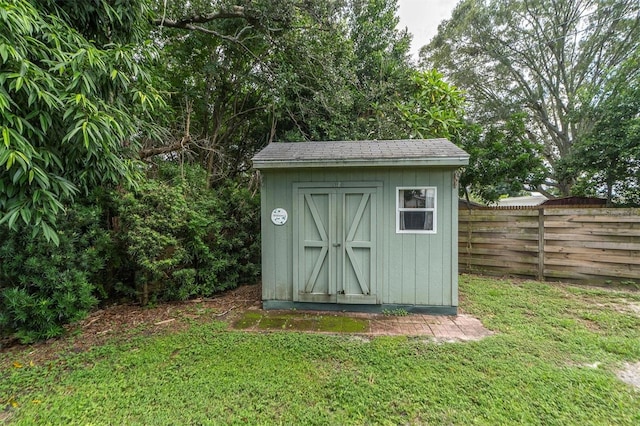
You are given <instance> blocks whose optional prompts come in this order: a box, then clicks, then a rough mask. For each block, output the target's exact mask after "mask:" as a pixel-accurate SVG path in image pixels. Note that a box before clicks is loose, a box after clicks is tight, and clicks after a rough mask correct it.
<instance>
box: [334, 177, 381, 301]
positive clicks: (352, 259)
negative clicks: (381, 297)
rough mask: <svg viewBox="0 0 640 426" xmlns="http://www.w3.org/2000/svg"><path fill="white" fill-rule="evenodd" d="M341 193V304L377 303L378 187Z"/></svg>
mask: <svg viewBox="0 0 640 426" xmlns="http://www.w3.org/2000/svg"><path fill="white" fill-rule="evenodd" d="M339 192H340V194H339V199H340V201H341V207H342V223H341V227H340V233H341V238H340V239H341V242H342V244H341V247H340V248H341V250H340V259H341V260H342V262H341V266H342V268H341V269H342V270H341V275H340V292H339V294H338V303H376V299H377V297H376V287H377V285H376V283H377V280H376V278H377V277H376V274H375V271H376V262H375V259H376V244H375V235H376V209H375V201H376V189H375V188H357V189H344V190H340V191H339Z"/></svg>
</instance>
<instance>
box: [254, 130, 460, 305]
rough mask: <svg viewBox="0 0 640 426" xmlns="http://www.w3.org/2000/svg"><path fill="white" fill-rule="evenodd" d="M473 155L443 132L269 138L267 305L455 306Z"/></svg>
mask: <svg viewBox="0 0 640 426" xmlns="http://www.w3.org/2000/svg"><path fill="white" fill-rule="evenodd" d="M468 162H469V155H468V154H467V153H466V152H464V151H463V150H461V149H460V148H458V147H457V146H455V145H454V144H452V143H451V142H449V141H448V140H446V139H427V140H416V139H411V140H393V141H353V142H296V143H271V144H269V145H268V146H267V147H266V148H264V149H263V150H262V151H260V152H259V153H258V154H256V155H255V156H254V157H253V166H254V168H256V169H258V170H260V173H261V179H262V184H261V209H262V211H261V214H262V300H263V307H264V309H290V308H296V309H321V310H346V311H367V312H380V311H382V310H383V309H388V310H393V309H400V308H402V309H406V310H407V311H409V312H428V313H441V314H456V313H457V306H458V259H457V258H458V243H457V238H458V194H457V186H458V181H457V170H458V169H459V168H460V167H461V166H464V165H466V164H468Z"/></svg>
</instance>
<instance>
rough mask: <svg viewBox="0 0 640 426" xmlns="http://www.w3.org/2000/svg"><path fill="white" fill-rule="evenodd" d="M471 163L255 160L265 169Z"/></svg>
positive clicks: (457, 161)
mask: <svg viewBox="0 0 640 426" xmlns="http://www.w3.org/2000/svg"><path fill="white" fill-rule="evenodd" d="M467 164H469V157H468V156H459V157H430V158H401V159H398V158H389V159H386V158H385V159H376V160H371V159H345V160H331V161H328V160H294V159H291V160H254V161H253V167H254V168H256V169H259V170H264V169H295V168H325V167H326V168H341V167H461V166H466V165H467Z"/></svg>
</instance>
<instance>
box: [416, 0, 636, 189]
mask: <svg viewBox="0 0 640 426" xmlns="http://www.w3.org/2000/svg"><path fill="white" fill-rule="evenodd" d="M639 47H640V3H638V2H637V1H636V0H615V1H613V0H509V1H502V0H500V1H498V0H464V1H462V2H461V3H460V4H459V5H458V6H457V7H456V9H455V10H454V12H453V14H452V18H451V20H449V21H446V22H444V23H443V24H442V25H441V26H440V28H439V31H438V35H437V36H436V37H435V38H434V40H433V41H432V42H431V43H430V44H429V45H427V46H425V47H423V49H422V51H421V59H422V61H423V63H424V64H426V65H427V66H435V67H437V68H438V69H440V70H441V71H442V72H443V73H444V74H445V75H446V76H447V77H449V78H451V79H452V81H453V82H454V84H456V85H457V86H459V87H461V88H463V89H465V90H466V92H467V93H468V96H469V100H470V102H469V105H470V113H471V116H472V118H473V119H474V120H477V121H478V122H479V123H483V124H487V125H488V124H492V123H493V124H496V125H500V123H505V122H506V121H507V119H508V117H509V116H511V115H512V114H513V113H515V112H520V111H525V112H526V113H527V116H528V117H529V118H530V120H529V123H530V124H529V125H528V126H527V129H526V131H527V132H528V133H529V134H530V139H533V140H537V141H539V143H540V144H541V146H542V150H541V152H542V154H543V155H544V158H545V160H546V162H547V164H548V167H549V173H548V176H547V179H546V181H545V182H544V186H543V185H541V186H539V188H538V189H539V190H543V191H544V190H545V189H548V188H553V187H555V188H556V191H557V192H555V193H560V194H564V195H568V194H569V192H570V190H571V186H572V184H573V181H574V176H570V175H568V174H566V173H559V170H558V165H559V162H561V161H562V160H563V159H565V158H567V157H568V156H569V155H570V154H571V152H572V149H573V146H574V144H575V143H576V141H578V140H579V139H581V138H582V137H583V135H585V134H586V133H587V132H589V131H590V130H591V129H592V127H593V122H592V121H591V118H590V117H589V116H588V115H585V114H582V113H581V111H582V110H583V108H585V106H589V107H597V105H598V103H599V102H600V101H601V99H599V98H597V97H594V98H591V99H584V97H583V95H584V94H585V93H595V92H593V91H592V89H593V88H598V87H603V86H604V85H606V84H607V82H608V81H609V80H611V79H612V78H613V77H614V76H615V75H617V74H618V73H617V71H618V70H619V69H620V66H621V64H622V63H624V61H625V60H626V59H627V58H629V57H630V56H631V55H633V54H634V53H635V52H637V50H638V49H639ZM638 72H639V70H637V69H636V70H633V71H632V72H631V73H630V74H629V75H626V76H625V78H627V79H631V78H633V76H634V75H635V74H637V73H638ZM551 192H553V191H551ZM547 193H549V192H547Z"/></svg>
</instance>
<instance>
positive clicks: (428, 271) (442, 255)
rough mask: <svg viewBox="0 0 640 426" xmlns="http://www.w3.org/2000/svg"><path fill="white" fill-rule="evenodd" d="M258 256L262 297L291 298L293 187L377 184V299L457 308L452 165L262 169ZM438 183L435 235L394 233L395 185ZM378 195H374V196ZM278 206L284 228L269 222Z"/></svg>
mask: <svg viewBox="0 0 640 426" xmlns="http://www.w3.org/2000/svg"><path fill="white" fill-rule="evenodd" d="M262 179H263V181H262V191H263V193H262V197H263V198H262V247H263V253H262V259H263V277H262V283H263V300H283V301H291V300H293V274H294V257H295V256H294V254H293V249H294V244H293V228H294V223H295V221H296V220H297V218H296V217H293V216H294V215H295V214H299V213H300V212H298V208H297V206H296V207H294V205H293V203H294V202H295V199H293V197H294V194H293V186H294V184H298V183H305V182H314V183H319V182H326V183H327V184H335V183H340V185H341V186H342V187H344V188H348V187H349V182H381V183H382V191H381V193H380V194H379V196H380V199H379V200H378V201H377V205H378V208H377V222H378V227H379V228H378V230H377V237H376V238H377V246H376V248H377V250H378V251H379V255H380V257H379V258H380V259H382V261H381V262H378V264H377V277H378V278H379V284H378V295H379V302H380V303H383V304H416V305H430V306H457V281H456V280H457V276H456V274H455V272H454V271H455V269H456V262H455V252H456V248H455V247H452V244H455V242H456V235H457V222H456V221H455V218H456V215H455V212H454V213H453V214H452V213H450V211H451V210H450V209H452V208H454V209H457V197H456V198H455V201H454V200H452V199H451V197H452V195H455V190H454V189H453V169H451V168H408V169H404V170H403V169H389V168H366V169H350V170H340V169H335V168H334V169H332V168H327V169H305V170H301V171H295V172H294V171H292V170H286V171H279V170H264V171H263V172H262ZM399 186H436V187H437V191H438V192H437V196H438V199H437V225H436V226H437V232H436V233H435V234H397V233H396V222H395V221H396V194H395V191H396V187H399ZM375 196H376V197H377V196H378V194H376V195H375ZM276 207H282V208H284V209H286V210H287V212H289V219H288V221H287V223H286V224H285V225H284V226H280V227H279V226H275V225H273V224H272V223H271V219H270V217H271V211H272V210H273V209H274V208H276Z"/></svg>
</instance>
